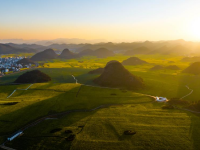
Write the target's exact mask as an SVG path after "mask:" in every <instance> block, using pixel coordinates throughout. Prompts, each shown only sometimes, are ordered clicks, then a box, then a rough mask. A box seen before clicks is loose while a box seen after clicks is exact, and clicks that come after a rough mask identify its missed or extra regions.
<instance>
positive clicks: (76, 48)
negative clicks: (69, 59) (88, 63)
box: [0, 39, 200, 56]
mask: <svg viewBox="0 0 200 150" xmlns="http://www.w3.org/2000/svg"><path fill="white" fill-rule="evenodd" d="M60 40H62V39H59V40H58V39H57V40H52V41H54V42H58V41H60ZM63 40H65V39H63ZM73 40H77V39H71V41H73ZM0 41H1V40H0ZM18 41H20V42H22V40H18ZM52 41H51V42H50V41H48V42H47V43H48V44H49V45H40V44H36V43H35V44H30V43H23V44H17V43H6V44H1V43H0V54H11V53H13V54H15V53H37V52H41V51H44V50H46V49H53V50H54V51H55V52H56V53H57V54H60V53H61V51H63V50H64V49H69V50H70V51H71V52H75V53H79V54H80V56H81V55H88V54H89V55H92V56H97V55H98V51H96V50H97V49H100V50H99V51H104V50H105V49H107V50H109V51H111V52H113V53H115V54H116V53H119V54H124V55H130V56H132V55H137V54H162V55H168V54H176V55H185V56H190V55H191V54H194V53H200V43H199V42H190V41H184V40H174V41H157V42H151V41H145V42H132V43H112V42H107V43H103V42H102V43H96V44H91V43H82V44H67V43H62V44H59V43H53V44H52ZM77 41H78V40H77ZM79 41H81V40H79ZM4 42H5V41H4ZM39 42H44V41H39ZM47 43H46V44H47ZM101 48H105V49H101ZM94 51H96V52H95V53H96V54H92V53H94ZM104 52H106V53H107V51H104ZM109 53H110V52H109ZM109 55H110V54H109Z"/></svg>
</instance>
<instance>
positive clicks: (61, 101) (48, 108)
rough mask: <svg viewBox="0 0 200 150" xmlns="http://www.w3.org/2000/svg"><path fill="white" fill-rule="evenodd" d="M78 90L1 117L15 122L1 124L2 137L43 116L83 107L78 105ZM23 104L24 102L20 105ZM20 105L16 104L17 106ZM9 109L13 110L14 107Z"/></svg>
mask: <svg viewBox="0 0 200 150" xmlns="http://www.w3.org/2000/svg"><path fill="white" fill-rule="evenodd" d="M78 89H79V87H76V88H73V89H71V90H69V91H67V92H62V93H61V94H59V95H57V96H55V97H52V98H49V99H46V100H42V101H39V102H35V103H34V104H32V105H28V106H25V107H23V105H21V106H20V107H22V108H21V109H18V110H16V111H13V112H11V113H9V114H5V115H2V116H0V120H7V121H11V122H13V123H12V124H11V123H10V122H0V126H1V128H0V135H5V134H11V133H13V132H14V131H16V130H18V129H20V128H21V127H23V126H24V125H26V124H28V123H30V122H33V121H34V120H37V119H38V118H41V117H43V116H47V115H50V114H54V113H57V112H62V111H67V110H70V109H75V108H81V106H82V105H79V104H77V103H79V102H77V101H76V99H75V97H76V93H75V92H74V91H78ZM70 91H73V92H70ZM22 103H23V102H21V103H20V104H22ZM20 104H16V105H15V106H17V105H20ZM7 107H11V108H12V106H7Z"/></svg>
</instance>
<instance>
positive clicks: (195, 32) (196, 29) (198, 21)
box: [188, 17, 200, 40]
mask: <svg viewBox="0 0 200 150" xmlns="http://www.w3.org/2000/svg"><path fill="white" fill-rule="evenodd" d="M188 32H189V34H190V35H191V36H192V37H193V38H195V39H198V40H200V17H198V18H193V19H192V20H190V21H189V23H188Z"/></svg>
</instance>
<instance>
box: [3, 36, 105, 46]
mask: <svg viewBox="0 0 200 150" xmlns="http://www.w3.org/2000/svg"><path fill="white" fill-rule="evenodd" d="M100 42H107V41H106V40H104V39H94V40H86V39H79V38H71V39H70V38H58V39H53V40H37V39H33V40H23V39H0V43H16V44H24V43H27V44H39V45H43V46H48V45H51V44H55V43H56V44H81V43H91V44H94V43H100Z"/></svg>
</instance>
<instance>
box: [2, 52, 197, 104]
mask: <svg viewBox="0 0 200 150" xmlns="http://www.w3.org/2000/svg"><path fill="white" fill-rule="evenodd" d="M129 57H130V56H122V55H116V56H114V57H108V58H101V59H99V58H95V57H83V58H80V59H77V60H75V59H70V60H59V59H55V60H51V61H47V62H46V63H45V65H44V66H45V68H43V67H40V68H39V69H40V70H41V71H42V72H44V73H46V74H48V75H49V76H50V77H51V78H52V81H51V82H52V83H74V82H75V81H74V79H73V78H72V76H71V75H72V74H73V75H74V76H75V77H76V78H77V79H78V82H79V83H82V84H90V85H94V83H93V82H92V80H93V79H95V78H96V77H98V76H99V75H98V74H88V72H89V71H91V70H93V69H96V68H98V67H104V66H105V65H106V63H107V62H108V61H110V60H118V61H120V62H122V61H123V60H125V59H127V58H129ZM137 57H139V58H141V59H143V60H145V61H147V62H149V64H146V65H138V66H125V67H126V68H127V69H128V70H129V71H130V72H131V73H133V74H134V75H137V76H140V77H142V78H143V80H144V83H145V85H146V88H145V89H143V90H139V91H138V92H141V93H146V94H151V95H155V96H164V97H167V98H172V97H182V96H184V95H186V94H187V93H189V91H188V89H187V88H186V87H185V85H187V86H189V87H190V88H191V89H194V93H193V94H192V95H190V96H188V97H186V98H185V100H189V101H198V100H199V95H198V87H199V86H200V76H199V75H197V76H195V75H189V74H183V73H181V71H182V70H183V69H185V68H186V67H187V66H189V62H182V61H181V59H182V58H183V57H180V56H173V55H138V56H137ZM79 61H83V63H80V62H79ZM168 61H174V62H175V63H172V64H171V63H168ZM154 65H163V66H167V65H177V66H178V67H180V68H181V70H178V71H176V70H175V71H173V70H161V71H149V69H150V68H151V67H153V66H154ZM21 74H22V73H18V74H13V75H8V76H5V77H2V78H0V83H8V82H13V81H15V80H16V78H17V77H18V76H19V75H21Z"/></svg>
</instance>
